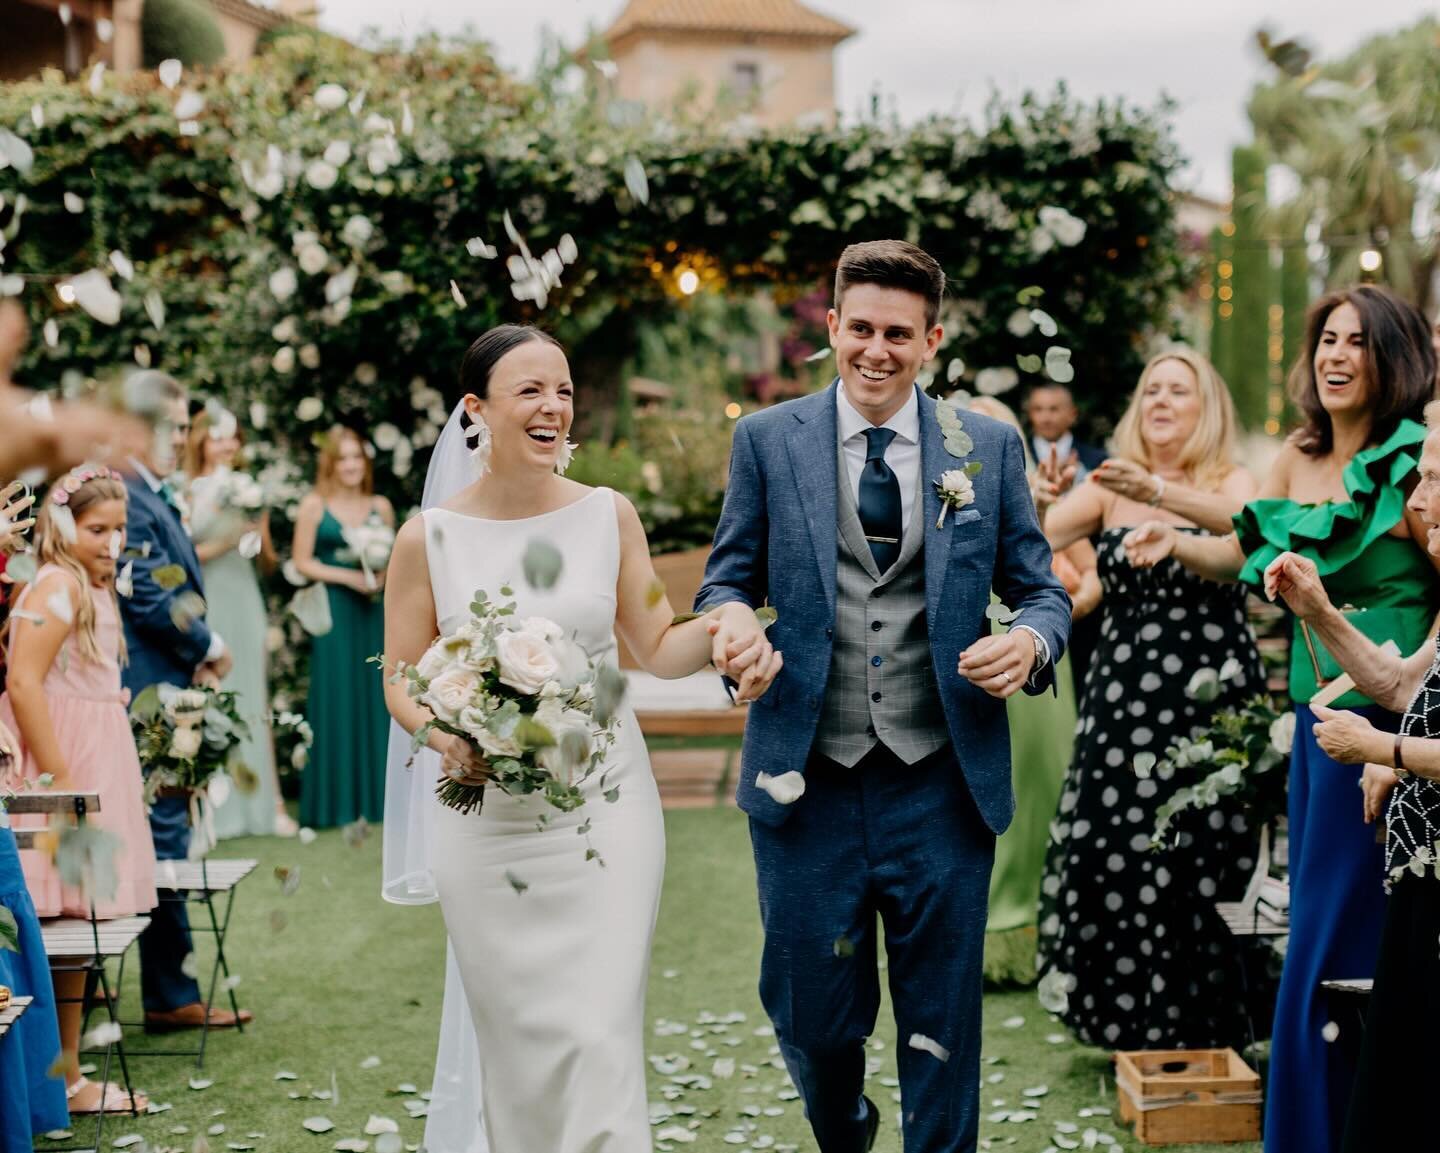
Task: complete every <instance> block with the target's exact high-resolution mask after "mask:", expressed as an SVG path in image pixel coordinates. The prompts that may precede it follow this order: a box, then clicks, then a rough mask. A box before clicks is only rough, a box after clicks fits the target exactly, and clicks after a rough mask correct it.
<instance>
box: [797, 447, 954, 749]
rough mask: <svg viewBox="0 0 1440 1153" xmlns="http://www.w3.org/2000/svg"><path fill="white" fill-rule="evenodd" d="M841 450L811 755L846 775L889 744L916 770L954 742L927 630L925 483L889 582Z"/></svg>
mask: <svg viewBox="0 0 1440 1153" xmlns="http://www.w3.org/2000/svg"><path fill="white" fill-rule="evenodd" d="M837 450H838V451H839V454H840V459H839V471H838V473H837V480H838V482H839V487H840V494H839V500H837V501H836V508H837V510H838V516H839V522H840V523H839V533H838V534H837V538H838V546H837V549H838V556H837V558H836V567H835V637H834V648H833V650H832V651H831V657H830V680H829V683H828V684H827V686H826V689H825V703H824V706H823V708H822V709H821V713H820V726H819V729H818V730H817V731H816V734H815V744H814V745H813V746H812V749H813V751H814V752H816V753H819V754H820V755H821V756H824V757H828V758H829V759H830V760H832V761H836V762H838V763H839V764H842V765H845V766H847V767H848V766H853V765H855V764H856V763H858V762H859V760H860V758H861V757H863V756H864V755H865V754H866V753H868V752H869V751H870V750H871V749H872V748H874V747H875V745H876V744H884V745H885V747H886V748H888V749H889V750H890V751H891V752H892V753H894V754H895V755H896V756H897V757H899V758H900V759H901V760H902V761H904V762H905V763H906V764H907V765H913V764H914V763H915V762H916V761H919V760H921V759H923V758H925V757H927V756H929V755H930V754H931V753H933V752H935V751H936V750H937V749H940V748H942V747H944V746H945V745H947V744H949V742H950V730H949V727H948V726H947V725H946V723H945V712H944V709H943V707H942V706H941V704H940V694H939V691H938V689H937V688H936V685H935V669H934V666H933V664H932V663H931V657H930V634H929V629H928V628H927V627H926V623H925V557H924V553H925V523H924V518H925V511H924V510H925V500H924V494H925V487H924V486H925V480H924V477H923V475H922V476H921V478H920V484H919V492H918V494H917V495H916V498H915V501H914V505H913V507H912V509H911V512H910V522H909V524H907V525H906V526H905V536H904V538H903V539H902V540H901V542H900V556H899V558H898V559H897V560H896V561H895V563H894V564H893V565H892V566H891V567H890V571H889V572H887V573H885V574H884V575H881V573H880V572H879V570H878V569H877V568H876V567H875V557H874V554H872V553H871V551H870V545H869V544H868V543H867V542H866V540H865V529H864V528H863V527H862V526H861V524H860V512H859V510H858V509H857V508H856V506H855V493H854V491H853V490H852V489H851V486H850V480H849V477H850V472H849V469H848V468H847V467H846V464H845V451H844V448H843V447H840V446H838V445H837ZM921 471H922V474H923V470H921ZM956 659H957V660H958V659H959V654H958V653H957V654H956Z"/></svg>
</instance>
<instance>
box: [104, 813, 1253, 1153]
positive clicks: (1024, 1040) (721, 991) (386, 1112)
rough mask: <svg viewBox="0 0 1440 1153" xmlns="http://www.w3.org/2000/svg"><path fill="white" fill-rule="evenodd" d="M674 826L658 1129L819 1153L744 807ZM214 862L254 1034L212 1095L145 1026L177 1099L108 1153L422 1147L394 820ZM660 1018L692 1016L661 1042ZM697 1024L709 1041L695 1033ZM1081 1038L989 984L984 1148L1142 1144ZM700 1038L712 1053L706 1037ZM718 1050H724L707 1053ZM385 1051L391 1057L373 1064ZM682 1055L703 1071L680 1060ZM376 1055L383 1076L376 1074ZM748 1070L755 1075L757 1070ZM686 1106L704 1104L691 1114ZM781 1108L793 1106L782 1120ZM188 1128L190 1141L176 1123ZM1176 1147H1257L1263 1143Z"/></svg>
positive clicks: (432, 1014)
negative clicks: (783, 1033) (1012, 1117)
mask: <svg viewBox="0 0 1440 1153" xmlns="http://www.w3.org/2000/svg"><path fill="white" fill-rule="evenodd" d="M666 825H667V830H668V834H669V865H668V869H667V873H666V885H665V892H664V897H663V901H662V908H661V914H660V925H659V931H658V934H657V938H656V942H655V958H654V966H653V971H652V978H651V983H650V1000H649V1005H648V1018H649V1024H650V1028H649V1030H648V1037H647V1053H648V1054H649V1055H650V1056H651V1058H652V1061H651V1070H650V1090H651V1091H650V1100H651V1102H652V1108H655V1109H660V1108H664V1109H668V1110H670V1111H672V1112H673V1114H674V1115H673V1116H670V1117H668V1118H666V1119H664V1120H663V1121H662V1122H661V1123H660V1124H658V1125H657V1126H656V1128H655V1132H656V1133H657V1135H659V1134H669V1133H670V1132H672V1131H674V1130H677V1129H679V1130H681V1131H683V1135H682V1136H675V1137H669V1139H668V1140H667V1141H666V1142H664V1144H666V1145H669V1146H671V1147H672V1148H674V1149H677V1150H686V1151H690V1153H719V1151H721V1150H728V1149H738V1148H742V1147H743V1148H757V1149H766V1148H769V1149H777V1150H778V1149H783V1148H784V1147H785V1146H787V1145H789V1146H791V1147H793V1148H798V1149H800V1150H805V1151H813V1150H814V1143H813V1141H812V1140H811V1139H810V1136H809V1131H808V1129H807V1127H806V1125H805V1121H804V1117H803V1116H802V1114H801V1110H800V1105H799V1102H798V1101H795V1100H793V1099H783V1098H788V1097H789V1096H790V1094H789V1093H788V1092H785V1079H784V1074H783V1073H782V1072H781V1071H780V1070H778V1069H775V1068H772V1067H770V1066H769V1065H768V1064H767V1062H768V1061H769V1060H770V1059H771V1054H770V1047H771V1045H772V1044H773V1039H772V1038H770V1037H769V1036H757V1035H756V1031H757V1030H763V1029H764V1028H765V1026H766V1020H765V1016H764V1013H763V1011H762V1010H761V1008H760V1005H759V1002H758V999H757V997H756V993H755V983H756V973H757V967H758V963H759V950H760V929H759V919H758V915H757V913H756V910H755V896H754V877H753V868H752V865H751V862H750V853H749V842H748V839H747V836H746V832H745V823H744V818H743V817H742V816H741V815H740V814H739V813H737V812H735V811H733V810H712V809H706V810H688V811H675V812H670V813H667V814H666ZM216 855H217V856H226V857H238V856H255V857H259V858H260V860H261V866H260V868H259V869H258V870H257V872H256V873H255V874H254V875H253V876H252V877H251V878H250V879H249V880H248V881H246V882H245V883H244V885H243V886H242V887H241V890H240V895H239V898H238V900H237V903H236V911H235V920H234V924H233V926H232V929H231V934H230V938H229V943H228V952H229V954H230V958H231V967H232V970H233V971H234V972H235V973H236V974H238V975H239V976H240V977H241V982H240V985H239V987H238V989H237V993H238V995H239V996H240V998H241V1004H242V1005H244V1006H246V1007H247V1008H250V1009H253V1010H254V1011H255V1014H256V1018H257V1020H256V1022H255V1024H254V1026H253V1027H252V1028H250V1029H249V1030H247V1032H246V1034H245V1035H244V1036H237V1035H235V1034H233V1033H228V1032H221V1033H215V1034H212V1035H211V1040H210V1049H209V1054H208V1056H207V1059H206V1066H205V1072H204V1075H203V1076H204V1078H205V1079H207V1080H210V1081H212V1082H213V1084H212V1085H211V1086H210V1087H209V1088H207V1089H204V1090H200V1091H196V1090H192V1089H190V1088H189V1086H188V1082H189V1080H190V1078H191V1076H192V1075H194V1070H193V1065H192V1064H191V1063H190V1062H189V1061H187V1060H182V1059H178V1058H169V1059H156V1058H143V1057H139V1056H138V1054H139V1053H141V1052H144V1051H145V1050H148V1049H155V1048H160V1047H163V1046H164V1045H166V1044H170V1043H173V1041H174V1040H175V1039H174V1038H163V1037H145V1036H143V1035H142V1034H140V1033H138V1031H134V1030H131V1031H130V1033H129V1035H128V1036H127V1043H128V1044H129V1046H130V1048H131V1050H132V1052H133V1053H135V1054H137V1057H136V1059H135V1061H134V1070H135V1075H136V1082H137V1084H138V1085H140V1086H141V1087H143V1088H145V1089H146V1090H148V1091H149V1092H150V1094H151V1097H152V1100H154V1101H155V1102H157V1103H162V1104H163V1103H169V1104H170V1105H171V1106H172V1108H171V1109H170V1110H169V1111H167V1112H164V1113H161V1114H158V1115H155V1116H149V1117H142V1118H140V1120H139V1121H138V1122H136V1121H132V1120H131V1119H129V1118H115V1119H112V1120H111V1121H110V1122H108V1123H107V1126H106V1137H105V1146H107V1147H109V1146H110V1144H111V1142H112V1140H114V1139H116V1138H121V1137H123V1136H125V1135H127V1134H140V1135H142V1136H143V1137H144V1139H145V1141H146V1142H147V1143H148V1145H149V1148H150V1151H151V1153H155V1151H157V1150H161V1149H177V1150H183V1151H184V1153H190V1151H191V1150H192V1147H193V1146H194V1144H195V1142H196V1138H197V1135H205V1137H206V1141H207V1142H208V1145H209V1148H210V1149H212V1150H215V1151H216V1153H219V1151H220V1150H225V1149H226V1148H227V1146H229V1145H231V1144H232V1143H233V1144H235V1145H244V1146H253V1148H254V1149H255V1150H256V1153H269V1151H275V1153H291V1151H292V1150H299V1151H302V1153H304V1151H314V1153H328V1151H329V1150H331V1149H332V1148H333V1147H334V1145H335V1143H336V1142H337V1141H340V1140H343V1139H346V1138H351V1139H355V1138H363V1136H364V1129H365V1126H366V1123H367V1121H368V1120H369V1119H370V1117H371V1116H372V1115H378V1116H381V1117H388V1118H391V1119H393V1120H394V1121H396V1122H397V1123H398V1125H399V1129H400V1133H401V1135H402V1136H403V1138H404V1140H405V1142H406V1144H407V1145H409V1146H414V1145H415V1144H417V1143H418V1142H419V1141H420V1139H421V1136H422V1134H423V1125H424V1123H423V1121H421V1120H415V1119H411V1118H410V1117H409V1116H408V1115H407V1112H406V1109H405V1101H406V1100H407V1099H410V1100H413V1099H414V1094H396V1093H395V1092H394V1090H395V1089H396V1087H397V1086H399V1085H402V1084H407V1083H408V1084H411V1085H415V1086H417V1087H418V1088H419V1089H420V1090H422V1091H424V1090H428V1088H429V1079H430V1074H431V1070H432V1062H433V1060H434V1043H435V1030H436V1023H437V1021H438V1018H439V1012H440V996H441V984H442V981H443V963H444V931H443V927H442V925H441V921H440V916H439V910H438V909H437V908H436V907H434V906H430V907H426V908H420V909H406V908H396V907H394V906H391V905H386V904H385V903H384V902H382V901H381V900H380V898H379V895H378V891H379V870H380V844H379V830H378V829H377V830H372V833H371V836H370V838H369V839H368V840H367V841H366V842H365V843H364V844H362V845H360V846H359V847H351V846H350V845H347V844H346V843H345V842H344V840H343V839H342V837H341V835H340V834H339V833H338V832H328V833H322V834H321V835H320V836H319V838H317V839H316V840H315V841H314V843H312V844H310V845H301V844H299V843H298V842H296V841H279V840H272V839H256V840H243V841H229V842H226V843H224V844H223V845H222V846H221V848H220V850H219V851H218V852H217V854H216ZM282 865H283V866H288V867H295V866H298V867H299V868H300V871H301V880H300V886H299V888H298V889H297V890H296V891H295V892H294V894H293V895H291V896H285V895H284V894H283V893H282V892H281V887H280V884H279V882H278V881H277V880H276V879H275V876H274V870H275V867H276V866H282ZM517 899H523V897H517ZM200 954H201V958H202V970H203V969H204V959H205V958H206V957H207V956H208V953H207V948H206V944H205V942H204V941H203V939H202V940H201V942H200ZM134 966H135V957H134V955H133V954H132V956H131V958H130V965H129V966H127V973H126V1002H127V1003H126V1005H125V1009H126V1013H125V1016H126V1017H127V1019H131V1018H133V1017H135V1016H138V1010H139V1005H138V996H137V985H136V980H135V976H136V974H135V968H134ZM736 1014H743V1015H744V1018H745V1019H744V1021H743V1022H740V1021H734V1020H733V1017H734V1016H735V1015H736ZM1017 1017H1023V1018H1024V1024H1023V1025H1020V1026H1018V1027H1011V1026H1013V1021H1014V1018H1017ZM659 1020H664V1021H666V1022H671V1023H677V1025H673V1026H671V1027H670V1028H668V1029H662V1030H660V1035H657V1029H656V1022H657V1021H659ZM701 1022H703V1024H702V1023H701ZM1007 1023H1008V1024H1007ZM678 1025H683V1026H685V1029H684V1030H683V1031H681V1030H679V1029H678ZM691 1031H695V1032H698V1033H699V1034H700V1036H699V1037H698V1038H696V1037H693V1036H692V1035H691ZM1063 1034H1064V1029H1063V1028H1062V1027H1061V1026H1060V1025H1058V1024H1056V1023H1055V1022H1054V1021H1053V1020H1051V1018H1050V1017H1049V1015H1048V1014H1046V1013H1045V1012H1043V1011H1042V1010H1041V1009H1040V1007H1039V1005H1038V1004H1037V1003H1036V1000H1035V997H1034V995H1033V993H1028V992H1010V993H991V994H989V995H987V997H986V1001H985V1052H986V1055H987V1059H990V1060H994V1061H995V1063H994V1064H987V1065H986V1066H985V1067H984V1070H983V1073H984V1075H985V1076H986V1078H987V1079H994V1080H993V1081H992V1080H987V1083H986V1084H985V1085H984V1086H983V1088H982V1096H981V1105H982V1108H981V1114H982V1122H981V1136H982V1147H985V1139H989V1141H990V1146H989V1147H990V1148H993V1149H1002V1148H1003V1149H1013V1150H1015V1151H1016V1153H1041V1151H1043V1150H1046V1149H1049V1148H1052V1147H1054V1148H1065V1147H1067V1146H1068V1143H1069V1142H1071V1141H1075V1142H1076V1143H1077V1144H1079V1145H1081V1146H1083V1144H1084V1138H1085V1132H1084V1131H1085V1129H1086V1128H1089V1127H1093V1128H1094V1129H1095V1130H1096V1135H1097V1137H1099V1135H1100V1134H1104V1135H1105V1136H1107V1137H1111V1138H1112V1139H1113V1140H1114V1141H1115V1142H1116V1145H1113V1146H1110V1148H1116V1147H1118V1148H1121V1149H1129V1150H1132V1151H1133V1150H1135V1149H1137V1148H1140V1146H1138V1144H1137V1143H1136V1142H1135V1140H1134V1138H1133V1137H1132V1136H1131V1135H1130V1134H1129V1133H1128V1132H1127V1131H1126V1130H1125V1129H1124V1128H1123V1127H1122V1126H1121V1125H1120V1124H1119V1122H1118V1120H1116V1119H1114V1118H1112V1117H1110V1116H1107V1115H1104V1114H1100V1115H1096V1116H1092V1117H1086V1118H1082V1117H1080V1116H1079V1115H1078V1114H1079V1111H1080V1110H1081V1109H1082V1108H1090V1107H1095V1106H1098V1107H1101V1108H1113V1107H1114V1105H1115V1100H1114V1088H1113V1085H1112V1084H1111V1082H1110V1081H1109V1077H1108V1073H1109V1062H1108V1061H1107V1059H1106V1057H1105V1056H1104V1054H1101V1053H1099V1052H1098V1051H1095V1050H1089V1049H1085V1048H1083V1047H1081V1046H1078V1045H1076V1044H1074V1043H1073V1042H1071V1041H1070V1040H1069V1039H1068V1037H1066V1038H1065V1039H1064V1041H1063V1043H1060V1044H1055V1043H1051V1042H1050V1041H1047V1037H1051V1036H1060V1035H1063ZM189 1036H191V1035H189V1034H181V1035H179V1037H180V1038H181V1039H188V1037H189ZM696 1040H699V1041H700V1042H701V1047H700V1048H699V1049H695V1048H692V1041H696ZM734 1042H738V1043H734ZM894 1042H895V1037H894V1026H893V1022H892V1020H891V1018H890V1010H889V1006H888V1003H887V1004H886V1005H885V1006H884V1007H883V1008H882V1010H881V1015H880V1022H879V1025H878V1027H877V1033H876V1037H875V1043H876V1045H877V1046H878V1047H876V1048H875V1049H874V1050H873V1052H872V1057H873V1058H874V1061H872V1065H874V1064H876V1063H878V1066H879V1068H878V1070H877V1071H876V1073H875V1077H874V1079H873V1080H872V1081H871V1085H870V1088H869V1093H870V1095H871V1096H872V1097H873V1098H875V1099H876V1100H877V1101H878V1102H879V1103H880V1104H881V1105H882V1107H883V1109H884V1112H885V1124H884V1125H883V1127H882V1128H881V1135H880V1140H879V1143H878V1145H877V1146H876V1148H877V1150H879V1151H880V1153H899V1150H900V1142H899V1138H898V1136H897V1134H896V1128H895V1114H896V1112H897V1111H898V1109H899V1106H898V1104H897V1103H896V1102H895V1101H894V1100H893V1094H894V1093H895V1092H896V1090H895V1088H894V1087H893V1078H894V1074H895V1062H894V1058H893V1052H894ZM712 1051H713V1054H714V1055H713V1056H711V1055H708V1054H710V1053H711V1052H712ZM375 1057H378V1058H379V1059H380V1061H379V1064H378V1065H375V1064H374V1063H373V1062H372V1061H368V1060H367V1059H370V1058H375ZM678 1058H684V1059H685V1060H686V1061H688V1062H689V1067H688V1068H684V1069H679V1068H677V1066H678V1065H679V1064H680V1062H679V1061H678V1060H677V1059H678ZM731 1058H733V1059H734V1064H735V1069H734V1072H733V1073H732V1074H731V1075H730V1076H729V1077H725V1076H723V1075H722V1076H717V1075H715V1067H716V1061H717V1060H719V1061H720V1062H721V1064H720V1072H721V1073H722V1074H723V1073H724V1072H725V1071H726V1069H727V1059H731ZM366 1064H369V1065H370V1066H371V1067H368V1068H366V1067H363V1066H364V1065H366ZM657 1065H659V1066H660V1068H659V1069H657V1068H656V1066H657ZM747 1066H749V1067H751V1068H753V1069H755V1072H754V1073H749V1074H747V1072H746V1067H747ZM282 1070H284V1071H288V1072H293V1073H295V1074H296V1075H297V1077H298V1080H296V1081H276V1080H275V1075H276V1073H278V1072H280V1071H282ZM332 1074H333V1077H334V1082H335V1085H336V1086H337V1087H338V1089H339V1099H338V1101H337V1100H323V1099H315V1098H312V1097H310V1096H309V1094H310V1093H311V1092H312V1090H318V1091H321V1092H327V1091H329V1090H330V1088H331V1079H332ZM695 1075H700V1076H703V1077H705V1078H707V1079H708V1083H709V1088H696V1087H691V1088H686V1089H684V1091H683V1092H682V1093H681V1095H680V1096H679V1097H678V1098H677V1099H675V1100H667V1099H666V1097H665V1095H664V1094H665V1092H666V1090H667V1088H669V1089H670V1091H671V1092H672V1093H673V1092H674V1091H675V1089H676V1088H679V1086H676V1085H675V1083H674V1082H673V1081H671V1080H670V1078H671V1077H680V1078H682V1079H683V1078H686V1077H690V1076H695ZM887 1082H888V1083H887ZM1102 1084H1103V1088H1102ZM1041 1086H1044V1087H1047V1089H1048V1091H1047V1092H1046V1093H1045V1094H1044V1095H1043V1096H1038V1097H1031V1098H1026V1097H1024V1096H1022V1090H1024V1089H1027V1088H1038V1087H1041ZM290 1093H299V1094H301V1095H302V1096H301V1099H299V1100H292V1099H290V1097H289V1094H290ZM997 1102H1001V1103H1000V1104H997ZM688 1108H693V1110H694V1112H692V1113H687V1112H684V1111H683V1110H685V1109H688ZM220 1110H223V1113H221V1114H219V1115H217V1111H220ZM776 1110H783V1112H782V1113H779V1114H778V1115H777V1114H775V1111H776ZM1017 1110H1028V1111H1029V1112H1033V1113H1034V1114H1035V1115H1036V1116H1035V1119H1034V1120H1029V1121H1020V1122H1011V1121H989V1120H984V1119H983V1118H988V1117H990V1116H993V1115H995V1114H998V1113H1000V1112H1009V1111H1017ZM767 1114H768V1115H767ZM312 1117H326V1118H328V1119H329V1120H330V1121H332V1122H333V1123H334V1126H335V1127H334V1129H333V1130H331V1131H330V1132H327V1133H325V1134H323V1135H317V1134H312V1133H310V1132H307V1131H306V1129H305V1128H304V1125H303V1122H304V1121H305V1120H306V1118H312ZM1055 1122H1061V1123H1063V1124H1068V1125H1074V1126H1075V1127H1076V1131H1074V1132H1070V1133H1066V1132H1063V1131H1062V1132H1059V1133H1058V1134H1057V1132H1056V1130H1055V1128H1054V1123H1055ZM217 1125H223V1126H224V1127H225V1129H224V1132H223V1133H216V1134H213V1135H211V1134H209V1133H208V1130H210V1128H211V1127H212V1126H217ZM182 1126H183V1127H184V1129H185V1130H186V1131H185V1132H184V1133H176V1132H174V1130H175V1129H177V1128H178V1127H182ZM692 1126H693V1128H691V1127H692ZM88 1132H89V1128H88V1126H87V1125H85V1124H83V1123H82V1124H80V1125H78V1126H77V1129H76V1135H77V1137H82V1138H83V1137H86V1136H87V1135H88ZM250 1134H263V1136H253V1137H252V1136H250ZM684 1136H690V1137H691V1140H688V1141H687V1140H685V1139H684ZM1057 1137H1058V1138H1059V1141H1058V1143H1057V1141H1056V1138H1057ZM742 1138H743V1139H742ZM370 1140H371V1141H372V1149H373V1138H371V1139H370ZM135 1148H138V1146H132V1147H131V1149H132V1153H133V1150H134V1149H135ZM1177 1148H1185V1149H1190V1150H1192V1151H1198V1150H1207V1151H1212V1153H1219V1151H1220V1150H1222V1149H1223V1150H1233V1151H1235V1153H1259V1146H1258V1145H1254V1146H1249V1145H1246V1146H1234V1145H1230V1146H1185V1147H1177ZM432 1153H455V1151H452V1150H434V1151H432ZM501 1153H568V1151H566V1150H516V1151H511V1150H503V1151H501ZM636 1153H640V1151H638V1150H637V1151H636Z"/></svg>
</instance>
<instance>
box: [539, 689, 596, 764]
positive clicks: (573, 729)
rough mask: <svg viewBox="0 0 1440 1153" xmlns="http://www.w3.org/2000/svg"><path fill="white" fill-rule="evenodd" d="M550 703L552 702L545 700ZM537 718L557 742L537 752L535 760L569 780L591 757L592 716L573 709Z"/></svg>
mask: <svg viewBox="0 0 1440 1153" xmlns="http://www.w3.org/2000/svg"><path fill="white" fill-rule="evenodd" d="M546 703H547V704H548V703H549V702H546ZM535 719H536V720H537V721H539V722H540V723H541V724H543V725H544V726H545V727H546V728H547V729H549V730H550V735H551V736H553V737H554V738H555V744H553V745H552V746H550V747H549V748H548V749H541V750H540V751H539V752H538V753H536V754H535V761H536V763H537V764H538V765H539V766H540V767H541V768H542V769H544V770H545V771H546V772H547V773H549V774H551V776H554V777H558V778H560V779H562V780H568V779H570V778H571V776H572V775H573V774H574V772H575V770H577V769H579V768H580V767H581V766H582V765H584V763H585V762H586V761H587V760H589V759H590V751H591V740H592V727H591V723H590V718H589V717H587V716H586V715H585V714H584V713H580V712H576V711H575V710H574V709H563V710H557V711H556V715H547V716H546V717H545V718H544V719H543V720H542V719H541V715H540V711H539V710H537V711H536V714H535Z"/></svg>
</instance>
